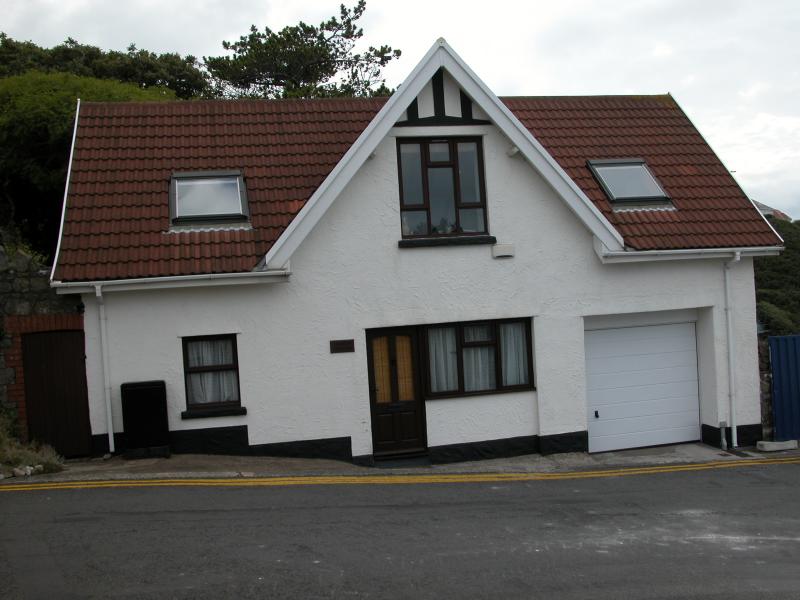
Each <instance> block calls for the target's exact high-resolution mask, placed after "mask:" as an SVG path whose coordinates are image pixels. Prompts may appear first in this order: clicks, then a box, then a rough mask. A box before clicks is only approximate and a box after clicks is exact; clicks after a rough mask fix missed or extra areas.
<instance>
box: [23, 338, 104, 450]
mask: <svg viewBox="0 0 800 600" xmlns="http://www.w3.org/2000/svg"><path fill="white" fill-rule="evenodd" d="M22 364H23V369H24V378H25V406H26V413H27V418H28V433H29V436H30V439H31V440H37V441H39V442H44V443H46V444H50V445H51V446H53V447H54V448H55V449H56V451H57V452H58V453H59V454H61V455H62V456H85V455H87V454H89V453H90V450H91V429H90V427H89V402H88V396H87V393H86V357H85V355H84V341H83V332H82V331H48V332H44V333H28V334H25V335H23V336H22Z"/></svg>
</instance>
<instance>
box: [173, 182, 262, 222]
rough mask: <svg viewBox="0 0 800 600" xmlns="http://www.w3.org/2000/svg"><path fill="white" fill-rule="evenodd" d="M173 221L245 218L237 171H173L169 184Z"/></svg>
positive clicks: (243, 200) (246, 212) (246, 213)
mask: <svg viewBox="0 0 800 600" xmlns="http://www.w3.org/2000/svg"><path fill="white" fill-rule="evenodd" d="M170 211H171V215H172V222H173V223H178V224H180V223H191V222H194V221H204V222H215V221H224V222H227V221H244V220H247V216H248V211H247V194H246V192H245V187H244V181H243V179H242V175H241V173H239V172H238V171H214V172H206V171H202V172H197V173H175V174H173V176H172V182H171V185H170Z"/></svg>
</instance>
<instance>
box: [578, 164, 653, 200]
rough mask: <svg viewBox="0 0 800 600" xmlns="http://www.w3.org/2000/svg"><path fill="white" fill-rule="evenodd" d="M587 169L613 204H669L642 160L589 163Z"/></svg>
mask: <svg viewBox="0 0 800 600" xmlns="http://www.w3.org/2000/svg"><path fill="white" fill-rule="evenodd" d="M588 164H589V168H590V169H591V170H592V173H594V176H595V178H596V179H597V181H598V182H599V183H600V185H601V187H602V188H603V191H604V192H605V193H606V195H607V196H608V198H609V200H611V201H612V202H615V203H626V204H650V203H659V202H669V196H667V194H666V192H665V191H664V190H663V189H662V187H661V186H660V185H659V184H658V182H657V181H656V178H655V177H653V174H652V173H651V172H650V169H648V168H647V165H646V164H645V162H644V161H643V160H641V159H620V160H591V161H589V163H588Z"/></svg>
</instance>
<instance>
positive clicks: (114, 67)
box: [0, 33, 210, 99]
mask: <svg viewBox="0 0 800 600" xmlns="http://www.w3.org/2000/svg"><path fill="white" fill-rule="evenodd" d="M30 70H37V71H43V72H63V73H73V74H75V75H80V76H83V77H96V78H98V79H114V80H117V81H120V82H127V83H135V84H136V85H138V86H139V87H141V88H144V89H147V88H152V87H165V88H168V89H171V90H172V91H173V92H175V95H176V96H177V97H178V98H184V99H188V98H195V97H197V96H202V95H207V94H208V93H209V92H210V88H209V82H208V75H207V74H206V72H205V71H203V70H202V68H201V65H200V64H199V63H198V61H197V59H196V58H195V57H194V56H191V55H186V56H181V55H180V54H176V53H172V52H168V53H164V54H156V53H154V52H150V51H148V50H139V49H138V48H137V47H136V46H135V45H134V44H131V45H130V46H128V49H127V51H126V52H119V51H116V50H109V51H105V50H101V49H100V48H98V47H97V46H89V45H85V44H80V43H78V42H77V41H76V40H74V39H72V38H67V40H66V41H65V42H64V43H63V44H59V45H58V46H54V47H53V48H41V47H39V46H37V45H36V44H34V43H33V42H20V41H17V40H14V39H12V38H10V37H8V36H7V35H6V34H4V33H0V77H10V76H12V75H22V74H23V73H25V72H26V71H30Z"/></svg>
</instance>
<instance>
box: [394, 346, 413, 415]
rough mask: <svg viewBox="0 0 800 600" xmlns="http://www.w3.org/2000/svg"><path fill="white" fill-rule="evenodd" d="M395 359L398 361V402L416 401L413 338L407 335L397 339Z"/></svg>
mask: <svg viewBox="0 0 800 600" xmlns="http://www.w3.org/2000/svg"><path fill="white" fill-rule="evenodd" d="M394 351H395V359H396V360H397V395H398V398H397V401H398V402H408V401H411V400H414V359H413V355H412V352H411V338H410V337H409V336H407V335H398V336H397V337H395V347H394Z"/></svg>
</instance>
